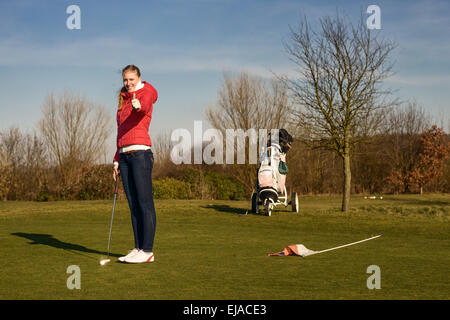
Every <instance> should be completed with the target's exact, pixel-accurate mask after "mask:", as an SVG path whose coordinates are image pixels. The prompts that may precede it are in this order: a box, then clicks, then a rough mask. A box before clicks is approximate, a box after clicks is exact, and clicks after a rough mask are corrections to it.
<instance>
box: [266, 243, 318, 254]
mask: <svg viewBox="0 0 450 320" xmlns="http://www.w3.org/2000/svg"><path fill="white" fill-rule="evenodd" d="M313 253H314V251H312V250H309V249H308V248H307V247H305V246H304V245H302V244H292V245H290V246H287V247H286V248H284V250H283V251H280V252H276V253H270V254H269V257H273V256H300V257H306V256H309V255H311V254H313Z"/></svg>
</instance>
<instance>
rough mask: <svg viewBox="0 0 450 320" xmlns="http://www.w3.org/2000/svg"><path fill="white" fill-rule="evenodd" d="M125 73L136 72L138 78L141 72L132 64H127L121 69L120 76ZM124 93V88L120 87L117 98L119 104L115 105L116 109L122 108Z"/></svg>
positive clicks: (125, 90)
mask: <svg viewBox="0 0 450 320" xmlns="http://www.w3.org/2000/svg"><path fill="white" fill-rule="evenodd" d="M125 72H136V73H137V75H138V77H140V76H141V71H140V70H139V68H138V67H136V66H135V65H134V64H129V65H127V66H126V67H125V68H123V69H122V76H123V75H124V74H125ZM124 92H127V89H126V88H125V87H122V89H120V92H119V97H118V98H119V104H118V105H117V109H120V108H122V104H123V96H122V93H124Z"/></svg>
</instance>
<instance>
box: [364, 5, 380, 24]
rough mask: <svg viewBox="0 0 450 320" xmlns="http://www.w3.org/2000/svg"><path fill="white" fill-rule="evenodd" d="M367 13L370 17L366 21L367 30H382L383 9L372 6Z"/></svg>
mask: <svg viewBox="0 0 450 320" xmlns="http://www.w3.org/2000/svg"><path fill="white" fill-rule="evenodd" d="M366 13H368V14H370V16H369V17H368V18H367V20H366V24H367V28H368V29H370V30H373V29H381V9H380V7H379V6H377V5H374V4H372V5H370V6H368V7H367V10H366Z"/></svg>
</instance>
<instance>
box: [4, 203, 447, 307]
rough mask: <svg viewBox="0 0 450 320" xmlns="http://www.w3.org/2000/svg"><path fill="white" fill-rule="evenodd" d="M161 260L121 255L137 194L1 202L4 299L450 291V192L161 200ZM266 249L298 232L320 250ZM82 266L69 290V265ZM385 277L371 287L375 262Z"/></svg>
mask: <svg viewBox="0 0 450 320" xmlns="http://www.w3.org/2000/svg"><path fill="white" fill-rule="evenodd" d="M155 205H156V212H157V231H156V239H155V248H154V253H155V262H154V263H148V264H139V265H130V264H122V263H118V262H117V261H116V260H117V257H119V256H121V255H124V254H126V253H127V251H128V250H130V249H131V248H132V247H133V235H132V230H131V222H130V216H129V210H128V205H127V203H126V201H125V200H123V199H120V200H119V201H118V202H117V205H116V212H115V219H114V225H113V231H112V238H111V262H110V263H109V264H107V265H105V266H100V265H99V260H100V259H102V258H105V255H106V247H107V241H108V231H109V221H110V217H111V211H112V200H111V201H71V202H64V201H60V202H1V203H0V241H1V244H2V245H1V247H0V256H1V261H2V263H1V267H0V272H1V275H0V299H133V300H134V299H167V300H179V299H206V300H209V299H219V300H220V299H252V300H253V299H256V300H258V299H276V300H289V299H294V300H298V299H449V298H450V276H449V265H450V254H449V253H450V239H449V234H450V223H449V222H450V196H449V195H423V196H418V195H410V196H393V195H392V196H385V197H384V198H383V199H382V200H380V199H377V200H369V199H364V197H363V196H354V197H352V200H351V210H350V212H348V213H345V214H344V213H341V212H339V210H338V209H339V207H340V197H339V196H320V197H319V196H300V212H299V213H292V212H291V211H290V206H289V207H287V208H281V207H277V208H276V209H275V210H274V212H273V213H272V216H271V217H266V216H260V215H254V214H247V215H245V212H246V210H247V209H248V206H249V203H248V202H247V201H240V202H239V201H207V200H204V201H195V200H191V201H187V200H156V202H155ZM378 234H382V236H381V237H380V238H377V239H374V240H371V241H368V242H364V243H360V244H357V245H354V246H350V247H346V248H342V249H339V250H335V251H330V252H326V253H323V254H318V255H314V256H310V257H306V258H301V257H294V256H289V257H268V256H267V255H268V254H269V253H274V252H278V251H281V250H283V248H284V247H285V246H288V245H291V244H300V243H301V244H304V245H305V246H306V247H308V248H309V249H312V250H323V249H327V248H331V247H335V246H339V245H343V244H346V243H350V242H354V241H358V240H361V239H365V238H368V237H370V236H374V235H378ZM73 265H75V266H78V267H79V268H80V275H81V277H80V279H81V282H80V284H81V287H80V289H73V290H70V289H68V287H67V279H68V278H69V277H70V276H71V273H67V269H68V267H69V266H73ZM371 265H376V266H378V267H379V268H380V272H381V273H380V279H381V289H372V290H370V289H368V288H367V279H368V278H369V277H370V276H371V273H367V268H368V267H369V266H371Z"/></svg>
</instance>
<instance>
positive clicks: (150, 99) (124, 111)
mask: <svg viewBox="0 0 450 320" xmlns="http://www.w3.org/2000/svg"><path fill="white" fill-rule="evenodd" d="M142 83H143V84H144V87H143V88H142V89H139V90H137V91H134V92H122V93H121V95H122V96H123V104H122V108H120V109H119V110H117V128H118V130H117V151H116V154H115V156H114V160H113V161H114V162H115V161H117V162H118V161H119V158H120V155H119V148H121V147H124V146H128V145H131V144H142V145H146V146H151V145H152V141H151V140H150V135H149V134H148V128H149V127H150V122H151V120H152V111H153V104H154V103H155V102H156V100H157V99H158V93H157V92H156V89H155V88H153V86H152V85H151V84H149V83H148V82H145V81H142ZM134 93H136V99H138V100H139V102H140V103H141V108H140V109H139V110H135V109H134V108H133V106H132V105H131V100H132V99H133V94H134Z"/></svg>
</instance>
